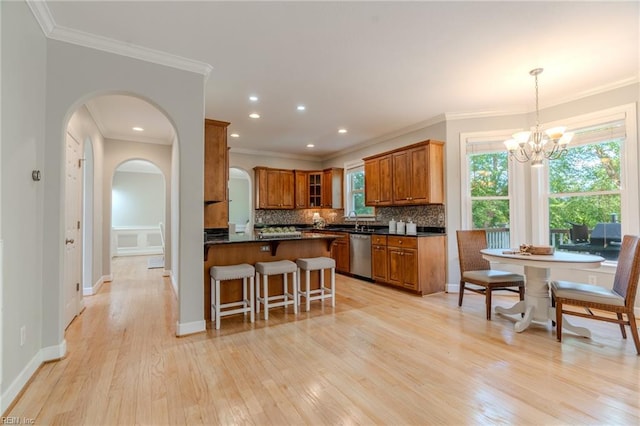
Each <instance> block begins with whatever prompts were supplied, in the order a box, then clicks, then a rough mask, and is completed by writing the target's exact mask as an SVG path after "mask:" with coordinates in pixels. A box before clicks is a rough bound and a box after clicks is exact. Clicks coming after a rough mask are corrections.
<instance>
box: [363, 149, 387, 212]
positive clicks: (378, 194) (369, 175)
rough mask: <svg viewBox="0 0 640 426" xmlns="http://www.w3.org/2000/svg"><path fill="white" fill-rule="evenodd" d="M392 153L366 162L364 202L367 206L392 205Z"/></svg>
mask: <svg viewBox="0 0 640 426" xmlns="http://www.w3.org/2000/svg"><path fill="white" fill-rule="evenodd" d="M391 160H392V158H391V155H384V156H382V157H376V158H372V159H369V160H368V159H365V162H364V182H365V184H364V203H365V205H367V206H390V205H391V202H392V198H391V184H392V181H391Z"/></svg>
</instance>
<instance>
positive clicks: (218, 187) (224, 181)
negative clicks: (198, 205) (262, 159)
mask: <svg viewBox="0 0 640 426" xmlns="http://www.w3.org/2000/svg"><path fill="white" fill-rule="evenodd" d="M229 124H230V123H227V122H225V121H218V120H209V119H205V121H204V227H205V228H226V227H227V226H228V223H229V197H228V186H229V151H228V148H227V127H228V126H229Z"/></svg>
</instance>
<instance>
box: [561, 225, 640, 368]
mask: <svg viewBox="0 0 640 426" xmlns="http://www.w3.org/2000/svg"><path fill="white" fill-rule="evenodd" d="M638 278H640V237H637V236H632V235H625V236H624V238H623V239H622V247H621V248H620V255H619V256H618V266H617V267H616V274H615V277H614V279H613V288H612V289H610V290H609V289H607V288H604V287H600V286H597V285H591V284H583V283H575V282H571V281H552V282H551V294H552V300H553V303H554V304H555V308H556V336H557V338H558V342H561V341H562V315H563V314H564V315H573V316H578V317H583V318H590V319H595V320H599V321H607V322H612V323H616V324H619V325H620V331H621V332H622V338H623V339H626V338H627V333H626V331H625V328H624V327H625V325H628V326H629V327H630V328H631V335H632V336H633V341H634V343H635V345H636V352H638V355H640V338H638V324H637V323H636V319H635V316H634V314H633V308H634V303H635V300H636V293H637V290H638ZM565 305H571V306H578V307H582V308H584V310H585V311H586V312H580V311H578V312H576V311H569V310H566V309H564V306H565ZM592 309H595V310H597V311H602V313H594V312H593V311H592ZM606 312H609V313H615V314H616V318H613V316H607V315H605V314H604V313H606ZM625 315H626V319H625V318H624V316H625Z"/></svg>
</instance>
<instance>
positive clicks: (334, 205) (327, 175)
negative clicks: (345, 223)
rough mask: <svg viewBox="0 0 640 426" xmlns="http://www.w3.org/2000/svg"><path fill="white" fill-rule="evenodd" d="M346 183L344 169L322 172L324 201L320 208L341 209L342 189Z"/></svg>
mask: <svg viewBox="0 0 640 426" xmlns="http://www.w3.org/2000/svg"><path fill="white" fill-rule="evenodd" d="M343 183H344V169H340V168H336V167H334V168H331V169H325V170H323V171H322V184H321V187H322V201H321V204H320V207H322V208H328V209H341V208H342V206H343V204H344V203H343V201H342V188H343Z"/></svg>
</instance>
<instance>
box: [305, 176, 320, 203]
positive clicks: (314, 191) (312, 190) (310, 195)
mask: <svg viewBox="0 0 640 426" xmlns="http://www.w3.org/2000/svg"><path fill="white" fill-rule="evenodd" d="M307 176H308V178H307V207H309V208H314V207H322V172H308V174H307Z"/></svg>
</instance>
